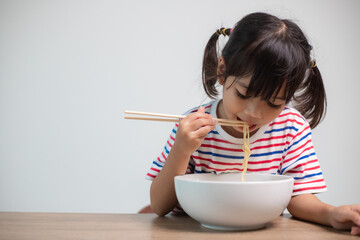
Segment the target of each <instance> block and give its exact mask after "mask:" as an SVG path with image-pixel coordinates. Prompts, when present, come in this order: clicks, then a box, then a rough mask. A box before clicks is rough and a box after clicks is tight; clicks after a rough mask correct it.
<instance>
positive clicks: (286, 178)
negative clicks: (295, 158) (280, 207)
mask: <svg viewBox="0 0 360 240" xmlns="http://www.w3.org/2000/svg"><path fill="white" fill-rule="evenodd" d="M193 174H200V175H203V174H205V175H210V174H215V173H211V172H210V173H192V174H183V175H178V176H175V177H174V181H183V182H193V183H200V184H201V183H211V184H226V185H227V184H239V183H240V184H241V185H252V184H274V183H279V182H294V178H293V177H290V176H287V175H278V174H271V173H246V174H245V178H246V175H248V174H249V175H250V174H251V175H261V176H264V175H266V176H277V177H279V179H277V180H274V181H251V182H246V181H245V182H241V181H216V180H200V179H196V180H194V179H188V178H187V176H192V175H193ZM220 174H237V175H240V174H241V172H240V173H237V172H236V173H234V172H231V173H220ZM220 174H215V175H220Z"/></svg>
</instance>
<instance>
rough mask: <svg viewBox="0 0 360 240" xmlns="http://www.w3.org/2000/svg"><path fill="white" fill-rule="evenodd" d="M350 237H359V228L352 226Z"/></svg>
mask: <svg viewBox="0 0 360 240" xmlns="http://www.w3.org/2000/svg"><path fill="white" fill-rule="evenodd" d="M350 234H351V235H360V227H356V226H353V227H351V232H350Z"/></svg>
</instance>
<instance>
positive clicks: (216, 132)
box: [209, 130, 219, 134]
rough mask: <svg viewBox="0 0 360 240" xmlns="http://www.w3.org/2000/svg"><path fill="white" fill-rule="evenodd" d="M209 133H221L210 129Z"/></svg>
mask: <svg viewBox="0 0 360 240" xmlns="http://www.w3.org/2000/svg"><path fill="white" fill-rule="evenodd" d="M209 133H213V134H219V133H218V132H217V131H215V130H213V131H210V132H209Z"/></svg>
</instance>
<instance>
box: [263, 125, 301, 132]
mask: <svg viewBox="0 0 360 240" xmlns="http://www.w3.org/2000/svg"><path fill="white" fill-rule="evenodd" d="M285 129H293V130H295V131H298V130H299V129H297V128H296V127H294V126H289V127H284V128H277V129H272V130H269V131H266V132H265V133H272V132H281V131H284V130H285Z"/></svg>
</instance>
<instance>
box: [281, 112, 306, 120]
mask: <svg viewBox="0 0 360 240" xmlns="http://www.w3.org/2000/svg"><path fill="white" fill-rule="evenodd" d="M287 115H293V116H296V117H299V118H301V119H303V118H302V117H301V116H300V115H299V114H297V113H293V112H289V113H284V114H281V115H279V116H277V117H278V118H280V117H285V116H287Z"/></svg>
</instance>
